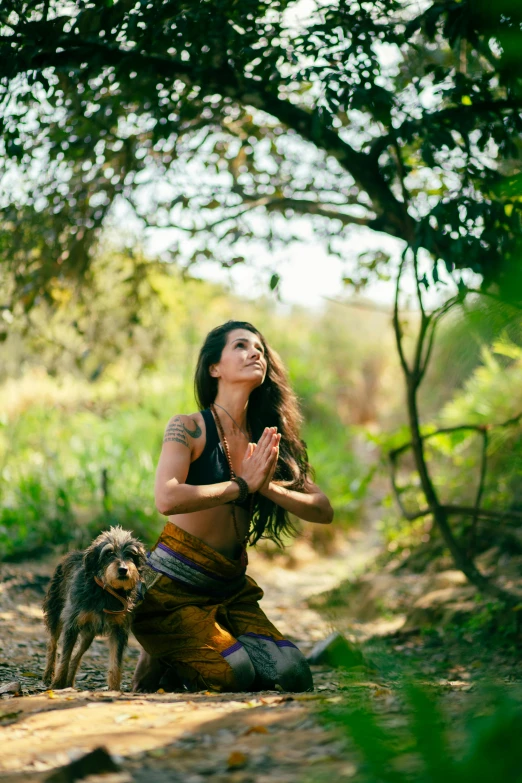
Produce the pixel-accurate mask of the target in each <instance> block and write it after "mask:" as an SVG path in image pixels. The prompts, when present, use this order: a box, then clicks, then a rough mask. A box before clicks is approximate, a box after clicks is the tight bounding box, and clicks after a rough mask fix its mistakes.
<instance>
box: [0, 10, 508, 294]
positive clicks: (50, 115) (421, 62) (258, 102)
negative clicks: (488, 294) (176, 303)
mask: <svg viewBox="0 0 522 783" xmlns="http://www.w3.org/2000/svg"><path fill="white" fill-rule="evenodd" d="M308 8H310V10H309V12H307V9H308ZM303 9H304V10H303ZM521 22H522V6H521V5H520V3H519V2H518V0H499V2H496V3H494V4H491V3H488V2H487V0H437V1H436V2H434V3H421V4H419V3H409V2H406V1H404V0H402V1H399V0H372V1H371V2H359V1H355V0H338V2H337V3H335V4H326V5H321V4H318V5H316V6H313V7H309V6H303V5H302V4H299V3H297V2H291V0H266V1H265V0H263V1H261V0H242V2H241V3H238V2H235V0H212V2H210V1H209V0H204V1H202V2H199V3H189V2H179V0H176V2H174V0H165V1H164V2H157V1H154V0H150V1H149V2H147V1H146V0H138V1H137V2H136V1H135V0H116V1H114V0H104V1H103V2H102V1H101V0H97V1H96V2H90V1H89V0H74V1H73V2H65V1H64V0H4V2H3V3H2V5H1V8H0V24H1V26H2V35H1V36H0V86H1V91H2V93H1V95H0V99H1V106H0V112H1V114H0V121H1V123H2V139H1V157H2V166H3V171H2V174H3V176H2V182H3V184H2V188H1V192H0V198H1V202H2V208H3V209H2V220H1V223H0V260H1V261H2V262H3V264H4V265H6V266H7V267H8V269H9V272H10V274H11V275H12V285H11V288H10V292H11V298H12V301H6V302H4V305H5V306H6V307H8V306H11V305H12V302H13V301H14V300H15V299H16V298H19V299H20V300H21V301H22V303H23V305H24V307H25V308H26V309H27V310H28V309H30V308H31V306H32V304H33V303H34V302H35V300H36V298H37V297H41V296H44V297H47V299H48V300H49V302H50V303H52V301H53V293H52V292H53V291H56V290H57V286H58V287H59V282H60V280H64V279H66V278H67V277H72V278H73V279H83V278H85V277H86V275H87V276H88V270H89V265H90V262H91V257H92V254H93V248H94V245H95V243H96V240H97V238H98V236H99V234H100V231H101V229H102V227H103V226H104V225H105V224H106V223H107V221H108V220H109V219H110V214H111V209H113V208H114V206H115V204H117V203H118V202H119V201H124V202H125V203H126V204H127V205H129V206H130V207H131V208H132V209H133V210H134V212H135V213H136V214H137V215H138V216H139V218H140V219H141V220H142V221H143V223H144V224H145V225H146V226H157V227H171V226H174V227H178V228H180V229H182V232H183V234H184V236H186V241H183V242H181V243H180V247H179V248H173V256H174V255H175V254H176V253H178V252H179V253H180V254H181V256H182V257H183V258H184V260H185V261H189V262H190V261H197V260H200V259H204V258H213V259H216V260H217V261H219V262H221V263H222V264H224V265H228V266H230V265H232V264H235V263H239V262H241V261H243V260H244V258H245V252H246V249H247V248H248V241H249V240H252V239H257V240H262V241H264V242H266V243H268V245H269V246H270V247H274V246H277V245H278V243H285V242H288V241H289V240H291V239H292V238H293V237H294V236H300V237H307V236H309V233H307V231H308V232H309V228H310V227H311V228H312V229H313V231H314V232H315V234H316V236H320V237H321V238H323V239H324V241H325V243H326V244H327V246H328V248H329V250H330V251H331V252H337V253H341V252H342V249H343V244H342V241H343V239H345V238H346V235H347V232H348V231H349V230H350V228H351V226H353V225H359V226H366V227H368V228H369V229H372V230H374V231H378V232H382V233H384V234H387V235H390V236H393V237H397V238H399V239H401V240H403V241H404V242H407V243H408V244H410V245H411V246H413V247H416V248H419V247H422V248H424V249H425V250H426V251H428V253H429V254H430V255H431V258H432V260H433V271H432V275H433V281H435V282H436V281H437V280H438V275H439V267H438V263H439V261H441V260H442V262H443V263H444V264H445V265H446V267H447V269H448V270H450V271H451V270H454V269H464V268H467V269H471V270H473V271H474V272H476V273H478V274H479V275H481V276H482V279H483V281H484V285H485V286H492V285H493V286H496V287H497V288H500V289H501V291H502V292H503V293H505V294H508V295H510V296H515V295H516V296H519V295H520V294H521V291H522V275H520V272H519V266H520V264H519V252H520V247H519V241H520V229H521V205H522V168H521V161H520V151H521V144H520V137H521V132H522V117H521V108H522V90H521V87H522V65H521V61H520V56H519V52H520V44H521ZM303 216H305V217H306V221H304V220H303ZM288 218H293V220H288ZM387 262H388V258H387V256H386V255H385V254H381V255H380V256H378V257H376V258H373V259H369V260H368V259H362V260H361V265H360V272H359V279H365V276H367V274H368V273H378V272H379V270H380V269H382V268H383V267H385V266H386V264H387ZM276 282H277V280H276V279H275V278H274V279H273V284H274V285H275V284H276ZM355 282H357V280H355ZM429 282H430V281H429V280H427V279H426V280H425V283H426V284H428V283H429Z"/></svg>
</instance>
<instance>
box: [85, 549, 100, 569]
mask: <svg viewBox="0 0 522 783" xmlns="http://www.w3.org/2000/svg"><path fill="white" fill-rule="evenodd" d="M99 562H100V553H99V551H98V547H96V546H90V547H89V548H88V549H86V550H85V554H84V556H83V567H84V568H85V570H86V572H87V573H88V574H92V575H93V576H94V575H95V574H96V572H97V571H98V565H99Z"/></svg>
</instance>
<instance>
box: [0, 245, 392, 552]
mask: <svg viewBox="0 0 522 783" xmlns="http://www.w3.org/2000/svg"><path fill="white" fill-rule="evenodd" d="M142 263H143V259H142V258H141V257H140V256H139V254H138V253H135V254H134V256H132V257H128V256H127V255H126V254H125V253H124V252H120V253H110V252H107V253H106V254H104V255H102V256H101V257H100V258H99V259H96V260H95V261H94V262H93V265H92V267H91V271H90V274H91V275H93V277H94V278H95V279H94V280H93V283H92V288H88V289H87V290H86V291H84V292H83V293H81V292H80V294H77V293H75V289H74V285H73V284H72V283H71V284H70V285H67V284H66V283H63V285H61V287H60V292H61V296H62V300H61V304H60V306H58V307H57V308H56V309H52V308H49V305H48V303H47V302H45V301H42V302H40V303H39V304H37V305H35V306H34V308H33V310H32V312H31V314H30V317H31V319H32V321H33V322H34V323H35V324H37V325H38V329H37V330H31V329H30V330H26V329H25V316H24V315H21V316H20V317H19V319H17V320H16V321H15V322H14V323H13V324H12V325H11V326H12V328H11V331H10V334H9V337H8V339H7V340H6V341H4V343H3V344H2V345H1V346H0V366H2V367H3V368H5V373H6V375H7V376H8V377H7V378H5V380H4V383H3V384H2V385H1V386H0V410H2V416H1V418H0V495H1V497H2V504H1V510H0V556H2V557H16V556H22V555H23V554H24V553H27V552H29V551H31V552H37V551H39V550H41V549H42V547H45V546H47V545H51V544H60V545H61V546H83V545H84V544H85V543H86V542H87V541H88V540H89V538H90V537H91V536H92V535H93V534H94V533H96V532H97V531H98V530H99V529H100V528H103V527H106V526H107V524H113V523H115V522H118V523H120V524H122V525H124V526H125V527H128V528H130V529H132V530H134V532H135V533H137V534H139V535H141V536H142V537H143V538H144V540H146V541H148V542H151V543H152V541H153V540H154V539H155V537H156V536H157V534H158V531H159V530H160V528H161V525H162V517H161V516H160V515H159V514H158V513H157V512H156V510H155V508H154V499H153V486H154V472H155V467H156V462H157V458H158V455H159V452H160V448H161V439H162V435H163V430H164V427H165V424H166V422H167V421H168V419H169V418H170V417H171V416H172V415H174V414H176V413H180V412H183V413H190V412H192V411H193V410H194V408H195V403H194V399H193V389H192V383H193V372H194V367H195V363H196V359H197V354H198V352H199V348H200V345H201V343H202V341H203V339H204V336H205V334H206V333H207V331H209V330H210V329H211V328H213V327H214V326H215V325H216V324H217V323H222V322H224V321H226V320H227V319H228V318H239V319H245V320H248V321H251V322H253V323H254V324H255V325H256V326H257V327H258V328H260V329H261V331H262V332H263V333H264V334H265V336H266V337H267V339H268V340H269V342H270V343H271V345H273V346H274V347H275V348H276V349H277V350H278V352H279V353H280V354H281V356H282V358H283V360H284V362H285V364H286V365H287V366H288V368H289V372H290V376H291V381H292V385H293V387H294V388H295V390H296V392H297V395H298V397H299V398H300V401H301V403H302V406H303V409H304V413H305V425H304V429H303V437H304V439H305V441H306V442H307V444H308V449H309V454H310V458H311V462H312V465H313V466H314V468H315V471H316V479H317V481H318V483H319V484H320V486H321V487H322V488H323V489H324V491H325V492H327V494H328V495H329V497H330V498H331V500H332V503H333V505H334V508H335V510H336V526H337V525H343V524H350V523H351V522H353V521H354V520H355V519H357V518H358V517H359V516H360V514H361V509H362V507H363V505H364V502H365V499H366V495H367V491H368V486H369V482H370V479H371V477H372V466H371V464H368V460H367V458H366V456H365V455H364V449H365V443H366V439H365V435H364V431H363V430H362V428H361V426H360V423H361V422H362V421H368V420H373V421H374V420H375V416H376V415H377V411H379V410H380V409H381V407H382V402H384V400H385V399H386V398H387V397H388V396H389V395H388V394H386V395H384V394H383V390H382V389H381V384H380V378H381V376H382V375H383V374H384V373H386V372H388V371H389V370H390V362H389V350H387V348H388V345H389V343H388V344H387V340H389V339H391V337H390V335H389V331H388V337H387V338H384V337H383V329H382V324H380V323H375V322H374V321H373V320H372V315H371V314H370V315H368V314H366V313H365V314H364V315H363V316H361V315H360V314H358V313H357V312H352V311H349V312H348V314H346V313H345V312H344V310H343V309H341V308H339V307H338V306H335V305H334V306H332V307H331V308H329V309H327V310H326V311H325V312H324V313H317V314H313V313H307V312H305V311H302V310H300V309H295V310H294V311H291V312H286V313H285V312H283V311H280V310H279V308H278V306H277V305H276V303H275V302H273V301H272V302H270V301H269V300H267V301H265V302H263V301H261V300H260V301H257V302H256V303H252V302H248V301H242V300H239V299H238V298H236V297H234V296H232V295H230V294H227V292H226V291H225V290H224V289H223V288H220V287H218V286H215V285H211V284H209V283H203V282H201V281H198V280H191V279H186V280H185V281H184V282H183V281H182V280H181V277H180V275H179V272H178V271H177V270H176V269H175V268H174V267H171V268H169V269H165V268H163V267H161V266H160V267H159V268H155V267H154V265H152V264H151V265H146V269H145V270H143V267H142ZM135 264H137V265H140V268H141V269H142V271H143V274H142V277H141V285H142V293H143V297H142V298H141V299H140V301H139V304H138V306H137V307H138V309H137V315H138V319H137V320H136V323H135V324H134V326H132V327H129V331H128V330H127V329H126V328H124V324H125V319H126V316H127V314H128V313H129V309H130V308H133V307H135V306H136V303H135V302H133V301H132V297H131V296H130V292H129V282H128V277H129V274H130V273H132V270H133V269H134V265H135ZM153 287H154V288H155V289H157V291H158V295H157V296H149V295H148V293H149V292H150V290H151V288H153ZM362 322H365V325H366V328H365V329H361V328H360V326H361V323H362ZM342 324H345V325H346V326H347V331H346V332H345V331H344V330H343V329H342V328H341V325H342ZM64 345H67V347H68V350H67V351H64V350H63V346H64ZM368 354H371V358H366V359H364V357H365V356H366V357H367V356H368ZM361 359H362V360H363V361H362V368H361ZM364 361H366V365H365V364H364ZM365 366H367V367H371V370H372V372H371V374H370V375H369V374H368V373H369V371H366V370H365ZM96 368H98V372H97V373H93V369H96ZM9 376H10V377H9ZM368 378H369V379H370V380H369V381H368ZM381 395H383V396H382V400H381ZM104 476H106V481H105V479H104ZM105 484H106V487H105Z"/></svg>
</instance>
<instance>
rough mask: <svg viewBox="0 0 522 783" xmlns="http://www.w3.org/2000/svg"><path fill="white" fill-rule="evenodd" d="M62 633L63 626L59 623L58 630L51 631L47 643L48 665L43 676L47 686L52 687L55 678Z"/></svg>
mask: <svg viewBox="0 0 522 783" xmlns="http://www.w3.org/2000/svg"><path fill="white" fill-rule="evenodd" d="M61 632H62V625H61V623H59V624H58V625H57V627H56V628H53V630H52V631H49V633H50V636H49V641H48V642H47V664H46V666H45V672H44V675H43V681H44V683H45V684H46V685H50V684H51V682H52V679H53V677H54V667H55V665H56V651H57V649H58V639H59V638H60V634H61Z"/></svg>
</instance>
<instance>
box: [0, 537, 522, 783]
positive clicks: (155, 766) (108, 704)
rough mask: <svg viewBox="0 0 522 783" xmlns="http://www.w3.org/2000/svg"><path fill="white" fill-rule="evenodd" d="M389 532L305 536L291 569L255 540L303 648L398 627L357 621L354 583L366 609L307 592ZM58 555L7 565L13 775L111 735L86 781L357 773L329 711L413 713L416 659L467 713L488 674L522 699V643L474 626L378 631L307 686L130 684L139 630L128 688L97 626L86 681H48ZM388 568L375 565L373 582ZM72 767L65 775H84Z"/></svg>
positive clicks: (256, 567)
mask: <svg viewBox="0 0 522 783" xmlns="http://www.w3.org/2000/svg"><path fill="white" fill-rule="evenodd" d="M377 543H378V542H376V540H375V536H374V534H373V533H372V532H371V531H370V532H368V533H364V534H363V533H356V532H354V533H353V535H352V538H351V540H349V541H348V542H347V545H346V548H345V549H344V551H341V552H339V553H338V554H337V555H336V556H335V557H328V558H326V557H318V556H316V555H314V553H313V552H311V550H309V549H308V548H307V547H306V545H300V544H299V543H298V544H297V545H296V548H295V550H294V558H293V560H294V562H293V567H292V568H289V567H287V566H288V563H286V564H285V560H284V559H282V558H278V559H275V560H269V559H267V558H266V557H261V556H259V555H257V556H256V554H255V553H254V555H253V556H252V558H251V560H252V562H251V566H250V569H249V570H250V573H251V574H252V576H253V577H254V578H255V579H256V580H257V581H258V582H259V583H260V584H261V585H262V586H263V588H264V589H265V599H264V601H263V608H264V609H265V611H266V612H267V614H268V615H269V617H270V618H271V619H273V621H274V622H275V623H276V625H278V626H279V628H280V629H281V631H282V632H283V633H284V634H285V635H286V636H288V637H289V638H290V639H291V640H292V641H294V642H295V643H297V644H298V646H299V647H300V648H301V649H302V650H303V652H305V653H307V652H308V651H309V650H310V649H311V648H312V646H313V645H314V643H315V642H317V641H318V640H320V639H323V638H324V637H325V636H327V635H328V634H329V633H330V632H331V630H332V629H333V626H334V625H335V624H337V625H339V627H340V628H341V629H342V630H343V631H345V632H346V631H349V632H350V633H353V634H354V635H355V636H358V637H359V638H365V637H366V638H368V637H369V636H371V635H372V634H375V633H379V632H381V633H388V634H390V633H391V632H392V631H393V624H394V622H396V619H394V617H390V616H383V617H382V618H375V617H374V618H372V620H371V622H367V623H366V624H363V623H360V622H355V620H357V619H359V617H360V616H361V615H362V614H363V613H362V612H358V611H357V608H356V601H355V598H354V597H353V596H350V599H349V601H350V604H351V603H352V601H353V603H354V606H353V607H352V608H354V609H355V610H356V611H355V615H353V612H352V616H351V617H350V618H349V620H346V619H345V620H343V617H342V606H344V605H345V604H341V607H340V609H339V607H337V609H335V607H334V609H335V611H333V612H328V611H326V609H325V607H324V606H323V609H321V605H322V604H321V600H316V601H311V602H308V600H307V599H309V598H310V596H312V595H317V594H319V593H321V592H323V591H325V590H330V589H332V588H334V587H335V586H336V585H338V583H339V582H341V581H342V580H343V579H346V578H347V577H352V578H353V576H354V575H355V574H356V573H360V572H361V571H362V570H363V569H364V567H365V565H367V564H368V563H369V562H370V561H371V560H372V558H373V555H374V554H375V553H376V546H377ZM53 566H54V562H53V561H51V560H47V561H37V562H26V563H19V564H16V565H13V564H9V565H7V564H5V565H3V566H0V686H1V685H2V684H3V683H9V682H13V681H14V682H19V683H20V684H21V690H22V696H18V695H13V694H4V695H2V696H0V742H1V747H2V753H1V754H0V779H1V780H2V781H9V782H12V783H14V782H15V781H18V782H19V783H32V782H33V781H44V780H48V779H49V777H50V776H51V775H52V774H53V773H54V772H55V771H56V770H59V769H60V768H62V767H65V765H67V764H69V763H70V762H71V761H73V760H74V759H78V758H81V757H82V756H83V755H84V754H85V753H87V752H89V751H91V750H93V749H94V748H96V747H98V746H100V745H102V746H105V747H106V748H107V749H108V751H109V752H110V754H111V756H112V758H113V759H114V760H115V762H116V764H117V765H118V768H119V771H118V772H116V773H113V774H110V775H103V776H100V775H93V776H91V777H89V778H82V779H84V780H85V781H87V783H103V782H105V783H133V782H134V783H163V782H165V783H167V781H168V782H169V783H182V782H183V783H204V782H205V781H207V780H212V781H215V783H225V781H226V783H274V781H275V783H304V782H306V781H314V782H316V781H326V780H328V781H329V780H331V779H332V778H335V779H336V780H338V781H349V780H352V779H354V778H356V777H357V771H358V769H360V759H359V758H358V757H357V755H356V753H355V752H354V749H353V745H352V744H351V743H350V741H349V740H348V738H347V736H346V734H340V733H339V732H338V731H336V730H334V729H333V728H332V727H331V724H330V723H328V722H326V723H325V721H324V718H323V717H322V714H324V712H325V709H326V710H330V712H331V711H332V710H335V709H338V708H339V707H342V706H343V705H345V704H346V705H348V706H354V705H359V704H360V702H361V699H362V698H363V697H364V696H369V697H370V701H371V703H372V705H373V706H372V709H373V710H375V711H376V712H377V713H379V714H380V716H381V718H382V719H383V720H385V721H387V722H388V723H389V725H390V726H392V727H393V726H396V725H398V724H400V723H401V721H402V722H404V703H403V701H401V699H402V696H401V693H400V688H399V687H398V684H399V681H400V680H399V676H398V675H397V667H399V668H400V667H401V666H405V665H407V666H411V667H413V669H414V671H415V672H416V675H415V676H416V679H417V681H419V682H421V683H423V684H425V685H426V686H428V687H429V688H430V689H433V690H434V691H436V693H437V694H438V695H439V696H440V698H441V700H442V702H443V706H444V708H445V709H446V711H447V716H448V717H449V718H450V722H451V725H454V726H455V725H458V722H459V720H460V717H459V716H462V715H464V713H466V712H468V713H469V712H470V711H471V712H473V710H474V709H475V707H474V701H473V700H474V698H475V687H476V685H477V684H478V683H480V681H481V680H487V681H491V680H492V679H495V680H496V681H497V683H500V684H501V687H502V688H503V689H504V691H505V692H506V693H510V694H513V695H515V693H518V697H519V698H520V700H521V701H522V693H521V691H520V682H521V681H522V670H521V665H520V659H519V656H518V653H517V651H516V650H513V651H511V652H509V651H508V652H505V653H504V652H498V651H488V650H487V649H485V648H482V649H481V647H480V646H479V645H477V644H475V643H474V640H473V639H472V638H471V637H470V638H469V639H468V640H466V638H464V639H463V641H462V643H461V644H459V645H457V646H455V645H454V646H451V644H448V643H446V641H445V640H444V641H443V640H442V639H441V638H440V637H438V636H437V634H435V635H433V634H423V633H421V632H417V633H410V632H408V633H407V634H406V635H402V636H398V637H396V638H394V637H393V635H392V636H389V637H388V638H387V639H386V640H385V641H382V642H379V641H378V640H377V641H374V640H370V641H368V642H367V643H366V645H365V648H364V652H365V655H366V656H367V658H366V665H365V666H361V667H359V668H355V669H353V670H351V671H349V672H345V673H342V672H341V671H335V670H331V669H328V668H325V667H322V668H320V667H315V668H314V670H313V673H314V682H315V692H314V693H309V694H295V695H292V694H284V693H279V692H276V691H270V692H263V693H244V694H243V693H242V694H212V693H209V692H201V693H196V694H165V693H156V694H152V695H147V696H144V695H142V694H133V693H130V692H129V686H130V678H131V674H132V671H133V668H134V665H135V662H136V658H137V656H138V646H137V644H136V642H135V641H134V640H131V643H130V645H129V647H128V649H127V652H126V655H125V660H124V676H123V691H122V692H121V693H116V692H109V691H108V690H106V685H105V668H106V662H107V645H106V642H105V640H103V639H97V640H96V641H95V642H94V644H93V646H92V647H91V649H90V650H89V652H88V653H87V655H86V656H85V657H84V660H83V662H82V666H81V669H80V672H79V675H78V678H77V682H76V685H77V690H76V689H68V690H63V691H56V692H54V693H53V692H49V691H46V689H45V687H44V685H43V683H42V682H41V680H40V676H41V674H42V672H43V669H44V663H45V644H46V642H45V634H44V629H43V624H42V615H41V602H42V599H43V596H44V593H45V589H46V586H47V583H48V579H49V575H50V574H51V572H52V569H53ZM285 566H286V567H285ZM378 577H379V575H378V574H375V575H374V576H373V577H372V579H371V582H372V585H377V583H378V582H379V578H378ZM380 578H381V581H382V579H383V578H384V575H381V577H380ZM386 578H388V577H386ZM408 580H410V582H411V581H412V580H413V582H412V583H415V584H416V578H414V577H411V576H408V577H406V582H405V583H404V584H402V582H401V583H400V584H399V593H400V592H401V591H402V590H403V589H404V588H406V587H408V584H409V582H408ZM408 589H410V588H408ZM334 592H335V591H334ZM403 603H404V601H403ZM310 606H317V607H318V611H314V610H313V609H312V608H310ZM328 618H329V619H328ZM354 618H355V620H354ZM465 636H467V635H465ZM379 645H381V646H380V647H379ZM60 774H61V777H60V776H58V777H55V778H54V783H66V781H68V780H71V778H70V777H69V778H67V777H66V776H64V775H63V773H60Z"/></svg>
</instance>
